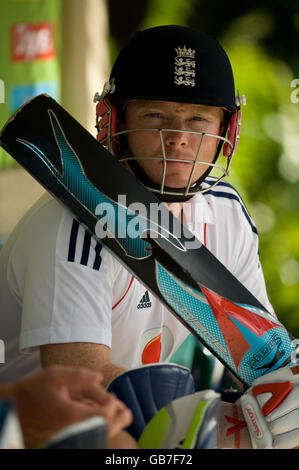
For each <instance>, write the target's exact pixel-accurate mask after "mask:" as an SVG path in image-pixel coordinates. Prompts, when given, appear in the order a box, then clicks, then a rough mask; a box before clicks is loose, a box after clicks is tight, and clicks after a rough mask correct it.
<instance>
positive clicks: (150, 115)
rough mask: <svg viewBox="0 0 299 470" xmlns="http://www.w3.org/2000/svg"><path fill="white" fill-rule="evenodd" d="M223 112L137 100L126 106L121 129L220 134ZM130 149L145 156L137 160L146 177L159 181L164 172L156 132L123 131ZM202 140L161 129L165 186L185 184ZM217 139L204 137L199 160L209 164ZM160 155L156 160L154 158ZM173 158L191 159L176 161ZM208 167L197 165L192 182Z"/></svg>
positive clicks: (220, 110)
mask: <svg viewBox="0 0 299 470" xmlns="http://www.w3.org/2000/svg"><path fill="white" fill-rule="evenodd" d="M223 116H224V111H223V109H222V108H218V107H214V106H204V105H195V104H189V103H175V102H169V101H149V100H136V101H131V102H128V103H127V105H126V107H125V114H124V120H123V122H122V123H121V130H127V129H176V130H179V131H196V132H205V133H208V134H214V135H221V134H222V129H221V124H222V122H223ZM126 138H127V141H128V145H129V149H130V151H131V153H132V154H133V156H134V157H137V158H138V157H141V158H147V159H146V160H138V163H139V165H140V166H141V167H142V168H143V170H144V171H145V173H146V174H147V176H148V178H149V179H150V180H151V181H152V182H154V183H157V184H160V183H161V179H162V173H163V160H162V159H163V153H162V146H161V139H160V135H159V133H158V132H154V131H144V132H132V133H128V134H126ZM201 140H202V135H200V134H190V133H188V132H170V131H168V132H167V131H166V132H163V141H164V146H165V153H166V157H167V159H168V161H167V171H166V177H165V186H168V187H171V188H182V187H185V186H187V184H188V182H189V177H190V174H191V170H192V167H193V165H192V163H191V162H193V161H194V160H195V158H196V154H197V151H198V148H199V145H200V143H201ZM218 143H219V139H215V138H213V137H207V136H206V137H205V139H204V142H203V144H202V147H201V150H200V154H199V161H201V162H207V163H212V162H213V160H214V157H215V153H216V150H217V146H218ZM157 157H159V158H161V160H159V159H155V158H157ZM172 159H178V160H190V161H191V162H190V163H188V162H182V161H180V162H176V161H173V162H172V161H171V160H172ZM207 169H208V166H207V165H205V164H197V165H196V166H195V171H194V173H193V177H192V184H193V183H194V182H195V181H197V180H198V179H199V178H200V176H201V175H202V174H203V173H204V172H205V171H206V170H207Z"/></svg>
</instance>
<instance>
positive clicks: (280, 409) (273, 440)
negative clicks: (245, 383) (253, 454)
mask: <svg viewBox="0 0 299 470" xmlns="http://www.w3.org/2000/svg"><path fill="white" fill-rule="evenodd" d="M240 404H241V407H242V411H243V415H244V418H245V420H246V423H247V427H248V431H249V433H250V437H251V442H252V447H253V448H255V449H292V448H295V447H297V446H299V366H298V365H295V366H292V367H283V368H281V369H278V370H276V371H274V372H271V373H269V374H267V375H265V376H262V377H259V378H258V379H256V380H255V381H254V382H253V384H252V386H251V387H250V389H249V390H248V391H247V392H246V393H245V394H244V395H243V396H242V397H241V398H240Z"/></svg>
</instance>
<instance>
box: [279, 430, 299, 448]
mask: <svg viewBox="0 0 299 470" xmlns="http://www.w3.org/2000/svg"><path fill="white" fill-rule="evenodd" d="M298 442H299V429H295V430H294V431H290V432H286V433H284V434H281V435H280V436H277V437H275V439H274V441H273V448H274V449H295V448H298Z"/></svg>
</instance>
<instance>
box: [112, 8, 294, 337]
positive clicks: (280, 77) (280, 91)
mask: <svg viewBox="0 0 299 470" xmlns="http://www.w3.org/2000/svg"><path fill="white" fill-rule="evenodd" d="M108 3H109V12H110V26H111V35H112V43H111V55H112V60H113V58H114V55H115V53H116V51H117V50H118V49H119V48H120V47H121V45H122V44H123V43H124V42H125V41H126V40H127V39H128V38H129V36H130V35H131V34H132V32H134V31H135V30H138V29H143V28H146V27H151V26H158V25H162V24H180V25H187V26H191V27H195V28H198V29H200V30H202V31H205V32H207V33H208V34H212V35H213V36H215V37H217V39H219V40H220V42H221V43H222V45H223V46H224V47H225V49H226V51H227V53H228V55H229V57H230V59H231V62H232V66H233V70H234V75H235V82H236V89H237V90H239V91H240V94H243V93H244V94H245V95H246V98H247V105H246V106H244V107H243V123H242V128H241V137H240V145H239V148H238V151H237V153H236V155H235V157H234V160H233V163H232V171H231V175H230V178H229V181H230V182H231V183H232V184H233V185H235V186H236V187H237V189H238V191H239V192H240V194H241V196H242V198H243V200H244V201H245V204H246V205H247V208H248V209H249V212H250V213H251V215H252V217H253V219H254V220H255V223H256V225H257V228H258V231H259V236H260V258H261V262H262V266H263V270H264V275H265V280H266V285H267V290H268V294H269V298H270V300H271V302H272V304H273V307H274V309H275V311H276V313H277V315H278V316H279V318H280V320H281V321H282V322H283V323H284V324H285V325H286V327H287V328H288V329H289V330H290V331H291V332H292V334H293V335H294V336H295V337H296V338H299V184H298V181H299V103H295V102H292V101H291V96H293V100H294V98H295V100H296V101H299V85H296V87H295V88H293V87H292V86H291V84H292V82H293V80H295V79H296V78H298V79H299V60H298V58H297V45H298V39H299V4H298V3H297V4H296V2H293V1H292V2H291V1H285V0H284V1H282V0H272V1H271V2H270V1H269V2H268V1H264V2H260V1H259V2H258V1H254V0H253V1H250V2H249V1H243V2H242V4H241V3H240V2H234V1H232V0H228V1H226V2H219V0H218V1H217V0H167V1H164V0H149V1H143V2H138V1H136V2H135V1H133V0H131V1H129V2H122V1H121V0H110V1H109V2H108ZM124 3H125V5H124ZM128 4H130V5H128ZM124 6H125V8H124ZM298 83H299V80H298ZM293 85H294V84H293ZM296 88H297V90H298V91H296Z"/></svg>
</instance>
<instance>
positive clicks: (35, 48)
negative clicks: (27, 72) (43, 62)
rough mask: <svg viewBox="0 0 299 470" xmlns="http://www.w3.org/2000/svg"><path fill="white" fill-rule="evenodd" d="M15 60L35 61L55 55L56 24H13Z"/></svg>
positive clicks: (12, 35) (13, 57)
mask: <svg viewBox="0 0 299 470" xmlns="http://www.w3.org/2000/svg"><path fill="white" fill-rule="evenodd" d="M11 37H12V60H13V62H33V61H35V60H40V59H50V58H53V57H55V55H56V54H55V42H54V24H53V23H50V22H46V23H18V24H15V25H13V26H12V29H11Z"/></svg>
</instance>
